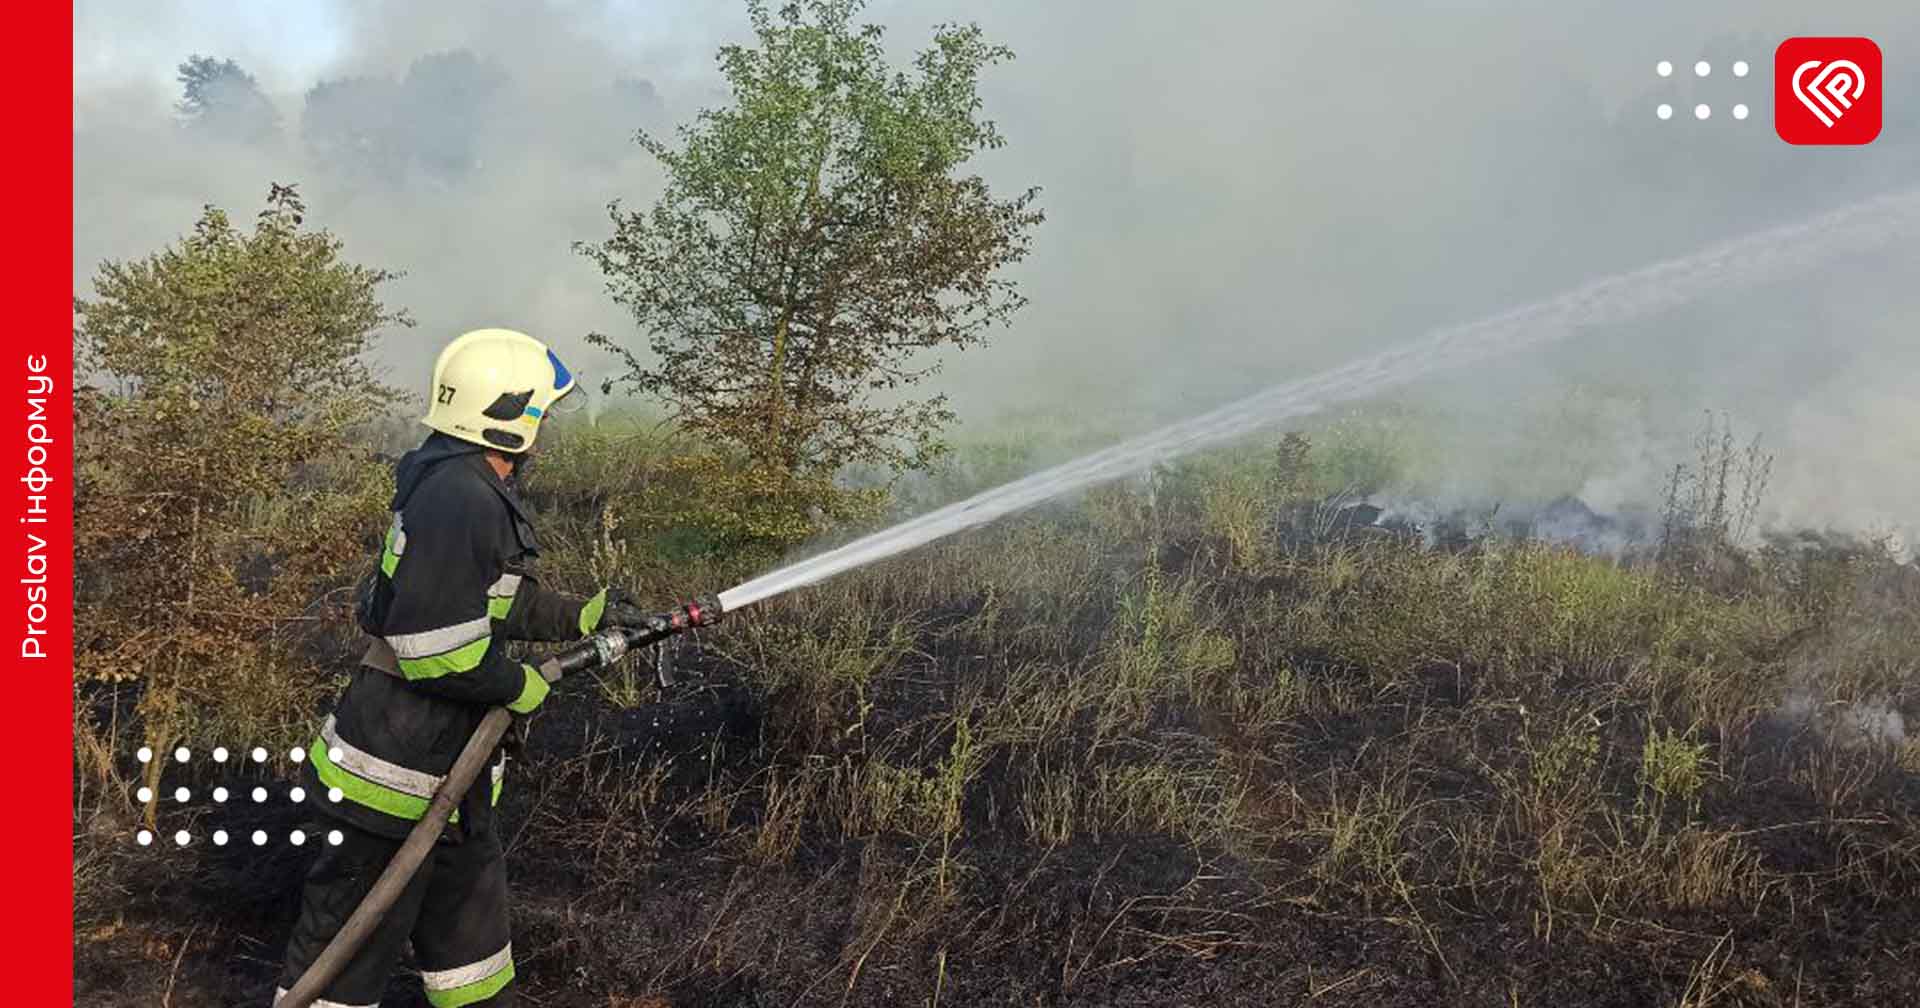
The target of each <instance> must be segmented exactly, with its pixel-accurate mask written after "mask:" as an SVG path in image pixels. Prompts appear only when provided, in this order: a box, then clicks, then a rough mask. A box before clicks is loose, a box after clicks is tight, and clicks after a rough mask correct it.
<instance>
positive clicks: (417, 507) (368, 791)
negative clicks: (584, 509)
mask: <svg viewBox="0 0 1920 1008" xmlns="http://www.w3.org/2000/svg"><path fill="white" fill-rule="evenodd" d="M394 475H395V484H396V488H395V492H394V496H393V524H392V526H391V527H390V528H389V530H388V532H387V538H386V541H385V543H384V545H383V548H382V549H381V554H380V561H379V564H378V567H377V569H376V570H375V571H374V572H373V573H372V575H371V576H370V577H369V579H368V581H367V582H366V584H365V586H364V587H363V590H362V593H361V599H360V606H359V619H360V623H361V627H362V628H363V629H365V630H366V631H367V632H368V633H369V634H372V635H374V636H375V637H378V638H380V639H381V640H383V641H385V642H386V644H387V645H389V646H390V647H391V648H392V653H393V657H395V658H397V662H395V663H393V665H392V666H389V667H388V668H387V669H385V670H382V669H380V668H377V667H373V666H372V665H369V664H365V663H363V664H362V665H360V666H359V667H357V668H355V669H354V671H353V680H352V682H351V683H349V684H348V686H347V689H346V692H345V693H344V694H343V695H342V696H341V698H340V701H339V703H338V704H337V705H336V706H335V708H334V711H333V713H332V714H331V715H330V716H329V717H328V718H327V720H326V723H325V724H324V725H323V726H322V728H321V731H320V735H319V737H318V738H316V739H315V740H314V742H313V744H312V746H311V747H309V749H308V755H309V758H308V759H307V761H306V764H307V767H308V769H307V771H306V774H307V777H308V779H309V792H310V797H309V799H308V800H309V802H310V803H311V804H313V805H315V806H316V807H317V808H319V809H320V810H321V811H323V812H324V813H326V814H329V815H333V816H337V817H339V818H341V819H344V820H346V821H348V822H350V823H352V824H354V825H356V826H359V827H361V828H363V829H366V830H369V831H372V832H375V833H380V834H383V835H386V836H395V837H397V836H404V835H405V834H406V832H407V831H408V830H409V829H411V828H412V825H413V822H414V821H415V820H417V819H419V818H420V816H421V815H422V814H423V813H424V812H425V811H426V806H427V802H428V800H429V799H430V798H431V797H432V794H433V790H434V788H435V787H437V786H438V785H439V782H440V778H441V777H442V776H444V775H445V774H446V772H447V771H448V770H449V769H450V768H451V767H452V766H453V761H454V759H455V758H456V757H457V756H458V755H459V754H460V750H461V749H462V748H463V747H465V746H466V744H467V740H468V738H469V737H471V736H472V734H473V730H474V728H475V727H477V726H478V725H479V723H480V719H481V718H482V717H483V716H484V715H485V714H486V712H487V709H488V708H491V707H496V706H501V705H505V706H507V707H509V708H510V709H513V710H515V711H516V712H520V713H526V712H529V711H531V710H533V709H534V708H535V707H537V706H539V704H540V702H541V701H542V700H543V699H544V698H545V696H546V691H547V685H546V682H545V680H543V679H541V677H540V675H539V674H538V673H537V672H535V671H534V669H533V667H532V666H531V665H528V664H525V663H523V662H520V661H518V660H516V659H514V658H513V657H511V656H510V655H509V654H508V653H507V648H506V642H507V641H509V640H537V641H561V640H571V639H574V638H576V637H580V636H582V635H584V634H586V633H589V632H591V631H592V630H594V629H596V628H597V626H598V624H599V620H600V615H601V611H602V609H603V608H604V606H605V599H606V593H605V592H604V591H603V592H601V593H600V594H598V595H595V596H593V597H592V598H589V599H581V598H578V597H574V596H568V595H563V594H560V593H558V592H553V591H548V590H547V589H545V588H543V587H541V586H540V585H539V584H538V583H537V582H536V581H535V580H534V578H533V573H532V563H533V560H534V558H535V557H536V556H537V555H538V554H539V544H538V541H537V540H536V539H535V538H534V534H533V525H532V523H531V522H530V521H529V520H528V518H527V514H526V511H525V509H524V508H523V507H522V506H521V504H520V501H519V499H518V498H517V497H516V496H515V495H514V492H513V490H512V488H511V487H509V486H508V485H507V484H506V482H504V481H503V480H501V479H500V477H499V476H498V475H497V474H496V473H495V472H494V471H493V468H492V467H491V466H490V465H488V463H487V461H486V458H485V456H484V454H483V450H482V449H481V448H480V447H479V446H477V445H470V444H467V443H465V442H462V441H458V440H455V439H453V438H450V437H447V436H445V435H442V434H434V435H433V436H431V437H429V438H428V439H427V440H426V442H425V443H424V444H422V445H421V446H420V447H419V448H417V449H415V450H413V451H411V452H408V453H407V454H406V455H405V456H404V457H403V458H401V460H400V462H399V465H398V466H397V467H396V469H395V473H394ZM495 756H496V758H495V759H493V760H492V764H493V766H492V772H491V773H490V774H488V775H483V776H481V777H480V778H478V779H477V780H476V782H475V784H474V786H473V788H472V790H471V791H469V792H468V794H467V795H466V796H464V797H463V798H462V800H461V802H460V807H459V809H458V810H457V811H456V812H455V813H454V820H453V821H454V824H455V828H453V829H450V830H449V831H448V835H449V837H450V838H453V839H458V838H459V837H461V836H464V835H468V834H478V833H482V832H485V831H487V830H488V829H490V828H491V823H492V818H493V813H492V808H493V805H494V803H495V802H497V801H498V800H499V794H500V786H501V781H502V777H503V775H504V771H505V760H504V758H500V757H499V755H498V754H495Z"/></svg>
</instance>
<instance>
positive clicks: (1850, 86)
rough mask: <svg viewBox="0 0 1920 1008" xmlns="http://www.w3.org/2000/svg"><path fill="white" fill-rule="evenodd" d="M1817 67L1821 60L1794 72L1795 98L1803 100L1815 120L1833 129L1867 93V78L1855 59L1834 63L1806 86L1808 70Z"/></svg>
mask: <svg viewBox="0 0 1920 1008" xmlns="http://www.w3.org/2000/svg"><path fill="white" fill-rule="evenodd" d="M1817 66H1820V61H1819V60H1808V61H1806V62H1805V63H1802V64H1800V68H1799V69H1798V70H1795V71H1794V72H1793V96H1794V97H1795V98H1798V99H1800V104H1802V105H1805V106H1806V107H1807V111H1809V112H1812V113H1813V116H1814V118H1816V119H1818V120H1820V122H1821V123H1822V124H1824V125H1827V126H1832V125H1833V123H1834V121H1835V120H1837V119H1839V118H1840V117H1841V116H1843V115H1846V114H1847V110H1848V109H1850V108H1852V107H1853V102H1854V99H1856V98H1858V97H1860V96H1861V95H1863V94H1865V93H1866V90H1867V75H1866V73H1865V72H1864V71H1862V70H1861V69H1860V64H1858V63H1855V62H1854V61H1852V60H1834V61H1833V62H1831V63H1828V64H1827V65H1826V67H1825V69H1822V70H1821V71H1820V72H1819V73H1817V74H1814V75H1813V80H1812V81H1810V82H1806V83H1804V84H1803V83H1802V79H1803V78H1805V77H1806V75H1807V71H1809V70H1812V69H1813V68H1814V67H1817Z"/></svg>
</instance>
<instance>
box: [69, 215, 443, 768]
mask: <svg viewBox="0 0 1920 1008" xmlns="http://www.w3.org/2000/svg"><path fill="white" fill-rule="evenodd" d="M302 213H303V211H302V207H301V203H300V199H299V197H298V195H297V194H296V192H295V191H294V189H293V188H291V187H285V186H278V185H276V186H274V187H272V190H271V192H270V194H269V196H268V198H267V205H266V208H265V209H264V210H262V211H261V212H260V214H259V216H258V218H257V219H256V221H255V223H254V227H253V230H252V232H251V233H246V232H243V231H241V230H239V229H237V228H235V227H234V226H233V225H232V223H231V222H230V221H229V220H228V217H227V214H226V213H225V212H224V211H222V210H219V209H216V208H213V207H208V208H206V211H205V213H204V214H203V215H202V216H201V218H200V221H199V223H198V224H197V225H195V227H194V229H193V232H192V233H191V234H189V235H187V236H186V237H184V238H183V239H182V240H180V241H179V242H177V243H176V244H174V245H172V246H169V247H168V248H166V249H165V250H163V251H161V252H158V253H156V254H153V255H150V256H148V257H147V258H145V259H141V260H137V261H132V262H107V263H104V264H102V265H101V267H100V270H99V272H98V274H97V275H96V277H95V279H94V284H93V286H94V291H95V297H94V298H93V299H92V300H82V299H77V298H76V299H75V302H74V310H75V315H76V325H75V329H74V351H75V357H76V363H77V365H78V368H79V370H80V373H81V375H82V376H83V378H82V380H83V381H84V382H85V385H83V387H82V388H81V389H80V391H79V395H78V396H77V402H76V407H77V408H76V425H75V426H76V437H77V462H78V478H77V481H76V482H77V485H76V488H75V495H74V525H75V539H76V543H75V555H76V558H77V559H76V563H77V566H78V570H77V574H78V578H77V585H76V597H75V611H76V616H77V619H76V625H77V626H78V627H79V631H78V639H77V640H76V642H75V649H74V650H75V655H74V674H75V677H76V679H78V680H81V681H99V680H110V681H118V680H126V679H132V680H136V681H138V682H139V683H141V685H142V687H143V689H142V693H141V709H142V714H143V720H144V722H145V724H146V731H147V734H148V738H149V740H150V741H151V743H152V744H154V745H155V747H156V748H162V747H165V746H168V745H169V744H170V740H171V739H173V738H178V737H183V736H184V735H185V734H188V733H191V732H192V731H194V729H195V727H196V726H198V727H199V728H200V729H202V730H203V731H206V732H209V733H210V732H212V731H214V730H217V729H219V728H224V729H227V730H228V731H230V732H231V731H234V730H245V729H247V728H253V729H255V730H258V728H259V727H260V726H262V725H263V724H264V725H274V724H281V723H285V722H286V721H288V720H290V719H292V718H294V717H296V716H302V715H304V714H305V713H307V711H306V710H305V709H304V707H303V704H304V703H306V702H307V701H309V700H311V699H312V691H313V690H314V689H317V688H318V687H319V686H320V685H322V684H323V683H324V681H325V680H324V678H323V677H321V676H319V675H317V674H311V673H309V674H306V675H302V674H301V672H302V671H303V670H304V669H305V668H306V667H307V666H309V665H311V664H312V660H313V659H311V658H305V657H303V656H302V654H301V652H300V650H299V649H298V648H297V647H295V646H294V641H295V638H296V637H298V636H304V635H291V634H288V633H283V632H282V631H285V630H288V629H289V628H291V627H297V625H298V624H299V623H300V622H301V621H302V620H303V619H304V618H306V617H307V615H308V611H309V607H310V606H311V604H312V603H313V601H314V599H315V594H316V592H317V591H319V590H320V589H322V588H324V587H325V586H326V585H327V584H328V583H329V582H330V579H332V578H335V577H337V576H338V572H341V571H343V570H349V569H351V567H352V561H353V560H354V558H356V557H359V556H363V555H365V549H366V543H365V540H366V539H368V537H369V535H374V534H377V533H378V530H379V527H380V525H381V522H380V512H381V510H382V508H383V506H384V504H385V500H384V492H385V484H386V480H385V473H384V470H382V469H380V468H378V467H376V466H373V465H371V464H370V459H369V453H370V447H371V446H370V445H369V444H368V443H367V441H366V439H364V438H362V437H360V436H359V432H360V431H361V430H363V429H364V428H365V427H366V426H367V425H368V424H369V423H370V422H371V421H373V420H375V419H376V417H377V416H378V415H379V414H380V413H381V412H382V411H383V409H385V408H386V407H387V406H388V405H389V404H390V403H391V402H392V401H393V398H394V393H393V392H392V390H390V389H388V388H386V387H384V386H383V385H381V384H380V383H379V382H378V381H377V380H376V379H375V377H374V376H373V374H372V372H371V371H370V369H369V367H368V365H367V363H366V362H365V360H364V359H363V356H362V355H363V354H364V353H365V352H366V351H367V350H368V349H369V348H370V346H371V345H372V343H373V340H374V338H375V335H376V334H377V333H378V332H379V331H380V330H382V329H383V328H386V327H388V326H395V325H398V326H408V325H411V324H412V322H411V320H410V319H409V318H408V317H407V316H406V314H405V313H404V312H396V311H392V310H389V309H388V308H386V307H385V306H384V305H383V304H382V303H381V302H380V300H379V298H378V296H377V290H376V289H377V288H378V287H379V286H380V285H381V284H383V283H385V282H386V281H388V280H390V279H392V278H393V277H394V274H391V273H388V272H386V271H383V270H376V269H369V268H367V267H364V266H358V265H355V264H353V263H350V262H347V261H345V260H344V259H343V258H342V257H341V245H340V242H339V240H338V239H336V238H334V237H333V236H332V235H330V234H329V233H327V232H326V231H324V230H312V229H310V228H304V227H303V226H302ZM226 737H227V738H228V740H229V741H231V739H233V738H237V737H241V736H239V735H237V734H228V735H227V736H226ZM249 737H253V736H251V735H249ZM158 763H159V761H155V765H156V766H157V765H158Z"/></svg>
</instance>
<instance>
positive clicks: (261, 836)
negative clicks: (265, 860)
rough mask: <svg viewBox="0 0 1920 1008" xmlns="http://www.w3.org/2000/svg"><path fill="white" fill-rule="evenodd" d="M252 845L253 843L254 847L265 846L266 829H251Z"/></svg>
mask: <svg viewBox="0 0 1920 1008" xmlns="http://www.w3.org/2000/svg"><path fill="white" fill-rule="evenodd" d="M253 845H254V846H255V847H265V846H266V845H267V831H266V830H263V829H257V830H254V831H253Z"/></svg>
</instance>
